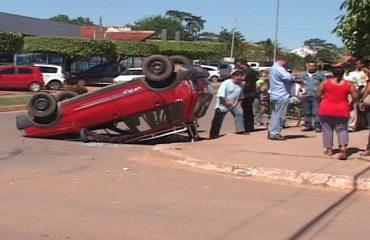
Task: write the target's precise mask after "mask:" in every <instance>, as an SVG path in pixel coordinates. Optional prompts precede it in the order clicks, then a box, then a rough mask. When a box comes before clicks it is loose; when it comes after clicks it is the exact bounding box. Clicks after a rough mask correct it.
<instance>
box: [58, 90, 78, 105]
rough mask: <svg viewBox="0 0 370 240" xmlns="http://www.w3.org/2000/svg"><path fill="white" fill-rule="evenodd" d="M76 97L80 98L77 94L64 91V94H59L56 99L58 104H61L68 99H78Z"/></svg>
mask: <svg viewBox="0 0 370 240" xmlns="http://www.w3.org/2000/svg"><path fill="white" fill-rule="evenodd" d="M76 96H78V93H76V92H73V91H64V92H61V93H58V94H57V95H56V96H55V98H56V100H57V102H60V101H63V100H66V99H70V98H73V97H76Z"/></svg>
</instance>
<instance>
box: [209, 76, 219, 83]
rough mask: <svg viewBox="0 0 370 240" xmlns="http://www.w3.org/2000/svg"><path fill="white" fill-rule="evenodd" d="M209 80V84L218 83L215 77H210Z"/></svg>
mask: <svg viewBox="0 0 370 240" xmlns="http://www.w3.org/2000/svg"><path fill="white" fill-rule="evenodd" d="M209 80H210V81H211V82H218V77H217V76H212V77H210V78H209Z"/></svg>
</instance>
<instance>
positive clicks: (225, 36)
mask: <svg viewBox="0 0 370 240" xmlns="http://www.w3.org/2000/svg"><path fill="white" fill-rule="evenodd" d="M221 28H222V31H221V32H220V34H219V37H218V41H219V42H222V43H225V44H226V46H227V49H230V50H231V44H232V39H233V31H229V30H227V29H226V28H223V27H221ZM243 41H245V39H244V36H243V34H241V33H240V32H239V31H235V33H234V56H235V58H239V57H240V56H241V55H242V50H243V44H242V43H243Z"/></svg>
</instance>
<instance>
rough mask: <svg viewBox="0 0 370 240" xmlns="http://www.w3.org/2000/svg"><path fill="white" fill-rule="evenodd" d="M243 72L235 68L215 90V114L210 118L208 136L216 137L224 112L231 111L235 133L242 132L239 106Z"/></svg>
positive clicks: (241, 117) (241, 114) (241, 96)
mask: <svg viewBox="0 0 370 240" xmlns="http://www.w3.org/2000/svg"><path fill="white" fill-rule="evenodd" d="M243 79H244V73H243V72H242V71H240V70H236V71H234V72H233V73H232V74H231V78H230V79H227V80H225V81H223V82H222V83H221V85H220V87H219V89H218V91H217V102H216V106H215V115H214V117H213V120H212V126H211V130H210V133H209V138H211V139H212V138H217V137H218V136H219V133H220V129H221V125H222V122H223V120H224V117H225V115H226V113H228V112H231V114H232V115H233V117H234V119H235V128H236V133H237V134H244V132H245V129H244V121H243V109H242V107H241V102H242V99H243V98H244V94H243V85H242V84H241V82H242V80H243Z"/></svg>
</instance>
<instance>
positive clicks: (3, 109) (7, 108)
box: [0, 105, 26, 112]
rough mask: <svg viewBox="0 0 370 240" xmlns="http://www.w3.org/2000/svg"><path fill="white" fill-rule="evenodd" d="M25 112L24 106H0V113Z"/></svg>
mask: <svg viewBox="0 0 370 240" xmlns="http://www.w3.org/2000/svg"><path fill="white" fill-rule="evenodd" d="M21 110H26V105H13V106H0V112H11V111H21Z"/></svg>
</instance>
